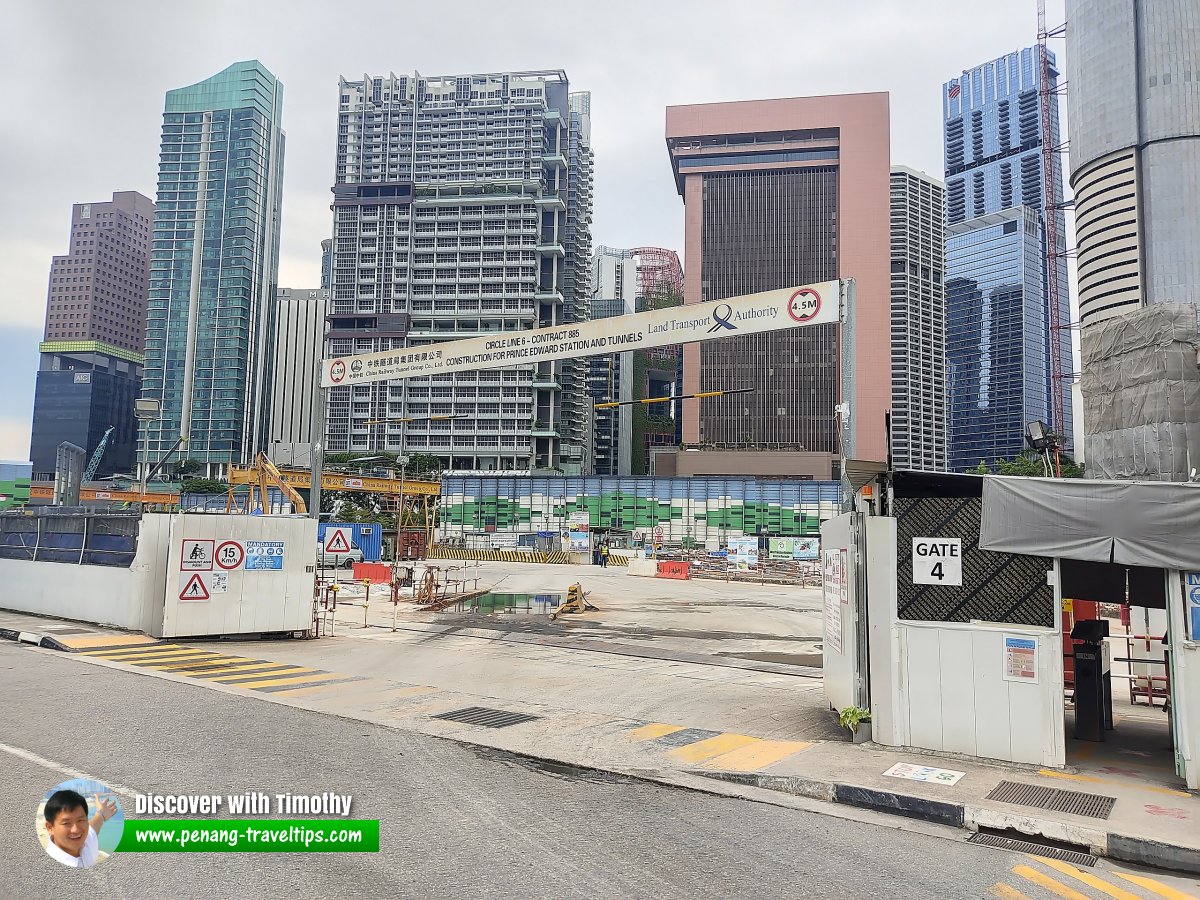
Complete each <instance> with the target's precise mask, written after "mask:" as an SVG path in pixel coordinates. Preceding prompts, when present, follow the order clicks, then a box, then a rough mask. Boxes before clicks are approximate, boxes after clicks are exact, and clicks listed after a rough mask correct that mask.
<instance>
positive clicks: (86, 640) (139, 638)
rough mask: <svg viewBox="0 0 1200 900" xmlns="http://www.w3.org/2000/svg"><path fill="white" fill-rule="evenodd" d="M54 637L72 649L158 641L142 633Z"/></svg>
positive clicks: (133, 644)
mask: <svg viewBox="0 0 1200 900" xmlns="http://www.w3.org/2000/svg"><path fill="white" fill-rule="evenodd" d="M54 639H55V640H56V641H58V642H59V643H60V644H62V645H63V646H64V647H70V648H71V649H72V650H86V649H87V648H88V647H116V645H117V644H123V645H126V646H129V647H135V646H137V645H138V644H155V643H158V639H157V638H152V637H147V636H146V635H144V634H131V635H129V636H128V637H120V636H118V635H115V634H102V635H98V636H97V637H72V638H69V637H56V638H54Z"/></svg>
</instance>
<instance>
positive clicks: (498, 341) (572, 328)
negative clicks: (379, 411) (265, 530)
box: [321, 281, 849, 388]
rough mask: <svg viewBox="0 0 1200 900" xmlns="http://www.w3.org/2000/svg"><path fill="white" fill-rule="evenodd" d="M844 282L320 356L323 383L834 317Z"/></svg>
mask: <svg viewBox="0 0 1200 900" xmlns="http://www.w3.org/2000/svg"><path fill="white" fill-rule="evenodd" d="M848 284H849V282H846V281H822V282H818V283H816V284H808V285H802V286H800V287H793V288H783V289H781V290H775V291H763V292H762V293H759V294H747V295H745V296H742V297H729V298H727V299H725V300H710V301H707V302H705V303H694V304H688V305H685V306H675V307H670V308H667V309H653V310H647V311H646V312H640V313H631V314H629V315H625V316H614V317H612V318H608V319H596V320H593V321H591V322H579V323H575V324H571V325H552V326H549V327H546V328H535V329H533V330H530V331H513V332H504V333H500V334H496V335H488V336H485V337H475V338H461V339H459V340H454V341H444V342H441V343H437V344H427V345H424V346H420V347H409V348H406V349H398V348H397V349H392V350H382V351H379V352H377V353H361V354H358V355H356V356H341V357H337V358H334V359H326V360H324V362H323V363H322V365H321V387H322V388H334V387H347V386H351V385H356V384H369V383H371V382H375V381H391V380H393V379H397V378H421V377H425V376H428V375H446V374H450V373H452V372H465V371H474V370H477V369H501V368H505V367H508V366H522V365H532V364H535V363H541V362H553V361H554V360H559V359H575V358H578V357H583V356H594V355H596V354H601V353H620V352H622V351H625V350H648V349H651V348H653V347H670V346H674V345H676V344H694V343H698V342H700V341H712V340H717V339H719V338H730V337H738V336H740V335H743V334H761V333H762V332H765V331H781V330H783V329H787V328H799V327H802V326H805V325H829V324H836V323H837V322H838V321H839V317H840V315H841V310H842V306H843V292H844V291H845V290H846V288H847V286H848Z"/></svg>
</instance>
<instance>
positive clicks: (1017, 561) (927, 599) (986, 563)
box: [895, 497, 1055, 627]
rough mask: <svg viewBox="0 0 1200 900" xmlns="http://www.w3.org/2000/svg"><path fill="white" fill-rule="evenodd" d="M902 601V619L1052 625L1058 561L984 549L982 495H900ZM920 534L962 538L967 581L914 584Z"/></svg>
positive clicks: (898, 562) (898, 543) (899, 597)
mask: <svg viewBox="0 0 1200 900" xmlns="http://www.w3.org/2000/svg"><path fill="white" fill-rule="evenodd" d="M895 507H896V573H897V578H898V581H899V583H898V585H897V606H898V607H899V614H900V618H901V619H913V620H916V621H923V622H969V621H971V620H972V619H979V620H981V621H984V622H1007V623H1011V624H1013V625H1041V626H1045V627H1052V626H1053V625H1054V622H1055V616H1054V589H1053V588H1052V587H1050V586H1049V585H1048V584H1046V573H1047V572H1048V571H1050V570H1051V569H1052V568H1053V567H1054V564H1053V561H1052V560H1049V559H1045V558H1043V557H1040V556H1017V555H1016V554H1012V553H992V552H991V551H988V550H980V549H979V520H980V515H981V513H982V509H983V501H982V500H981V499H980V498H979V497H919V498H899V497H898V498H896V501H895ZM917 537H959V538H962V554H963V558H962V572H963V583H962V587H949V586H945V585H938V584H913V580H912V542H913V538H917Z"/></svg>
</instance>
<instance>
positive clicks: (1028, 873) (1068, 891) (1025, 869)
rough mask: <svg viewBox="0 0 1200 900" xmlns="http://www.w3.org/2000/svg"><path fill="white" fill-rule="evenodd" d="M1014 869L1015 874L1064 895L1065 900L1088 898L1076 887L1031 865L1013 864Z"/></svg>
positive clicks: (1057, 894)
mask: <svg viewBox="0 0 1200 900" xmlns="http://www.w3.org/2000/svg"><path fill="white" fill-rule="evenodd" d="M1012 871H1013V874H1014V875H1020V876H1021V877H1022V878H1024V879H1025V880H1026V881H1032V882H1033V883H1034V884H1036V885H1038V886H1039V887H1043V888H1045V889H1046V890H1048V891H1049V892H1050V893H1052V894H1054V895H1055V896H1056V897H1063V898H1065V900H1088V897H1087V895H1086V894H1081V893H1079V891H1077V890H1075V889H1074V888H1070V887H1067V886H1066V885H1065V884H1063V883H1062V882H1061V881H1055V880H1054V879H1053V878H1051V877H1050V876H1049V875H1046V874H1045V873H1043V872H1039V871H1038V870H1037V869H1031V868H1030V867H1029V866H1013V867H1012Z"/></svg>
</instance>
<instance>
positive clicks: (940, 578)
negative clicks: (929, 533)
mask: <svg viewBox="0 0 1200 900" xmlns="http://www.w3.org/2000/svg"><path fill="white" fill-rule="evenodd" d="M912 570H913V584H945V585H953V586H955V587H962V538H928V537H919V538H913V555H912Z"/></svg>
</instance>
